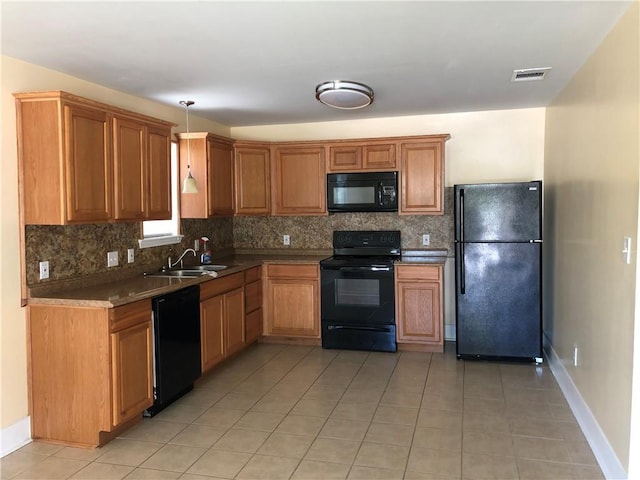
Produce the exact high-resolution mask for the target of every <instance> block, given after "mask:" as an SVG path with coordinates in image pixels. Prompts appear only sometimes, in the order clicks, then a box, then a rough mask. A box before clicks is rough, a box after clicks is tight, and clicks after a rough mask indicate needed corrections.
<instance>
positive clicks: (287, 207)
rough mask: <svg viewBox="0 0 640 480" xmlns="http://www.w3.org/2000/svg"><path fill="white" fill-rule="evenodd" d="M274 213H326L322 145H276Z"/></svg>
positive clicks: (323, 152)
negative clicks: (277, 146)
mask: <svg viewBox="0 0 640 480" xmlns="http://www.w3.org/2000/svg"><path fill="white" fill-rule="evenodd" d="M274 172H275V174H274V178H275V181H274V183H275V185H274V190H275V191H274V212H273V213H274V214H276V215H321V214H324V213H326V211H327V205H326V173H325V151H324V147H279V148H276V154H275V168H274Z"/></svg>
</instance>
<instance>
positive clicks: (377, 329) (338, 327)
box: [327, 325, 391, 332]
mask: <svg viewBox="0 0 640 480" xmlns="http://www.w3.org/2000/svg"><path fill="white" fill-rule="evenodd" d="M327 330H356V331H358V330H367V331H371V332H390V331H391V329H390V328H389V327H367V326H358V327H351V326H348V325H327Z"/></svg>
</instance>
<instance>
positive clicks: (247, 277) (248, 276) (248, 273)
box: [244, 267, 262, 283]
mask: <svg viewBox="0 0 640 480" xmlns="http://www.w3.org/2000/svg"><path fill="white" fill-rule="evenodd" d="M261 278H262V267H254V268H250V269H249V270H245V272H244V283H251V282H255V281H256V280H260V279H261Z"/></svg>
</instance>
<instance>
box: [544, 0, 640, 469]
mask: <svg viewBox="0 0 640 480" xmlns="http://www.w3.org/2000/svg"><path fill="white" fill-rule="evenodd" d="M638 11H639V8H638V4H637V3H636V4H635V5H634V6H633V7H632V8H631V9H630V10H629V11H628V12H627V13H626V15H625V16H624V17H623V19H622V20H621V21H620V23H619V24H618V25H617V26H616V27H615V28H614V29H613V30H612V32H611V33H610V34H609V36H608V37H607V38H606V40H605V41H604V42H603V44H602V45H601V46H600V47H599V48H598V49H597V50H596V52H595V53H594V54H593V56H592V57H591V58H590V59H589V60H588V61H587V63H586V64H585V65H584V66H583V67H582V68H581V69H580V71H579V72H578V73H577V75H576V76H575V77H574V78H573V80H572V81H571V82H570V83H569V85H568V86H567V87H566V88H565V89H564V90H563V91H562V92H561V94H560V95H559V96H558V97H557V98H556V99H555V100H554V102H553V104H552V105H551V106H550V107H549V108H548V109H547V120H546V145H545V164H544V170H545V181H546V182H545V232H546V238H547V239H548V240H549V241H548V242H546V243H545V252H546V255H545V263H544V266H545V270H546V275H545V302H546V307H545V320H544V322H545V332H546V334H547V336H548V337H549V338H550V341H551V344H552V346H553V349H554V350H555V351H556V353H557V354H558V356H559V357H560V359H561V360H562V362H563V363H564V364H565V366H566V369H567V370H568V373H569V375H570V376H571V378H572V380H573V382H574V383H575V385H576V387H577V389H578V390H579V391H580V393H581V395H582V397H583V398H584V400H585V402H586V403H587V404H588V406H589V409H590V410H591V412H592V413H593V415H594V416H595V418H596V420H597V422H598V423H599V425H600V427H601V428H602V429H603V431H604V434H605V435H606V437H607V438H608V440H609V442H610V444H611V446H612V447H613V449H614V450H615V452H616V455H617V456H618V459H619V460H620V462H621V463H622V465H623V466H624V467H625V468H626V467H627V465H628V462H629V435H630V427H629V425H630V418H631V399H632V397H631V387H632V382H631V380H632V369H633V347H634V345H633V333H634V310H635V290H636V281H635V278H636V268H637V261H636V257H637V252H638V250H637V248H636V247H637V245H638V238H637V237H636V232H637V231H638V224H637V223H638V183H639V158H640V156H639V132H640V121H639V119H640V107H639V95H638V89H639V85H640V77H639V74H638V71H639V68H640V65H639V61H638V59H639V49H638V45H639V36H638ZM625 236H629V237H633V242H634V247H633V257H632V263H631V265H627V264H625V263H624V262H623V260H622V255H621V250H622V244H623V237H625ZM574 345H575V346H577V347H578V352H579V353H578V358H579V363H578V367H573V366H572V362H571V358H572V353H573V348H574Z"/></svg>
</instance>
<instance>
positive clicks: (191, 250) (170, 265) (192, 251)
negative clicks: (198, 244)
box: [167, 248, 198, 268]
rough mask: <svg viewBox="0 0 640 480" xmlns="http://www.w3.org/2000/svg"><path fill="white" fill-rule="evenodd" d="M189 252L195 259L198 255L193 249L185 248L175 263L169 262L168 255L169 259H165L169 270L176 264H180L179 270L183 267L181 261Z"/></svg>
mask: <svg viewBox="0 0 640 480" xmlns="http://www.w3.org/2000/svg"><path fill="white" fill-rule="evenodd" d="M188 252H191V253H193V256H194V257H197V256H198V254H197V253H196V251H195V250H194V249H193V248H187V249H186V250H185V251H184V252H182V255H180V258H178V260H176V261H175V263H173V262H172V261H171V255H169V257H168V258H167V264H168V265H169V268H173V267H175V266H176V265H177V264H178V263H180V268H183V267H184V264H183V263H182V259H183V258H184V256H185V255H186V254H187V253H188Z"/></svg>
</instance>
